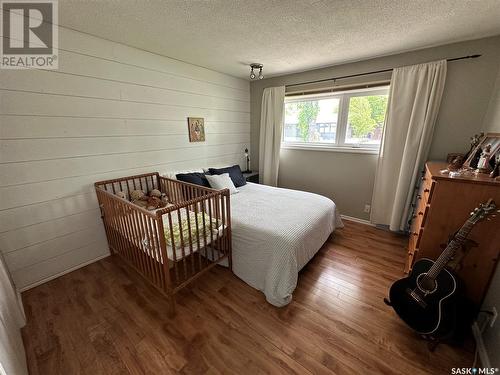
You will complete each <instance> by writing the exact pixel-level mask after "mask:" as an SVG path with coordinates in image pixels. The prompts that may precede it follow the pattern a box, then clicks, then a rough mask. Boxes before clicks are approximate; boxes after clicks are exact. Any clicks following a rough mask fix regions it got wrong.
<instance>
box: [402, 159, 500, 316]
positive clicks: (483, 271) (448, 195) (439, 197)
mask: <svg viewBox="0 0 500 375" xmlns="http://www.w3.org/2000/svg"><path fill="white" fill-rule="evenodd" d="M445 168H446V163H439V162H429V163H427V164H426V167H425V173H424V175H423V177H422V183H421V184H420V190H419V193H418V196H417V202H416V208H415V211H414V215H413V218H412V223H411V230H410V239H409V244H408V259H407V263H406V266H405V272H408V271H409V270H411V267H412V266H413V263H414V262H415V260H418V259H420V258H430V259H436V258H437V257H438V256H439V255H440V254H441V252H442V251H443V248H442V247H441V245H445V244H446V242H447V240H448V237H449V236H450V235H451V234H453V233H454V232H455V231H457V230H458V229H459V228H460V227H461V226H462V224H463V223H464V222H465V220H466V219H467V218H468V217H469V214H470V212H471V211H472V210H473V209H474V208H475V207H476V206H477V205H478V204H479V203H481V202H486V201H487V200H488V199H489V198H493V200H494V201H495V202H496V204H497V205H498V206H500V182H495V181H493V180H492V179H491V178H489V177H487V176H485V175H484V176H483V177H455V178H453V177H449V176H448V175H445V174H441V173H440V170H442V169H445ZM469 238H470V239H472V240H474V241H475V242H477V243H478V246H477V247H473V248H472V249H470V250H469V251H468V253H467V255H466V256H465V258H464V259H463V262H462V269H461V270H460V271H459V272H458V275H459V276H460V277H461V279H462V280H463V281H464V283H465V287H466V294H467V296H468V297H469V298H470V299H471V300H472V301H473V302H474V303H475V304H476V305H477V306H480V304H481V302H482V300H483V298H484V295H485V293H486V291H487V289H488V286H489V283H490V280H491V277H492V275H493V272H494V271H495V267H496V264H497V260H498V256H499V252H500V214H499V215H498V216H497V217H496V218H492V219H491V221H487V220H484V221H482V222H480V223H478V224H477V225H476V226H475V227H474V228H473V229H472V232H471V233H470V236H469Z"/></svg>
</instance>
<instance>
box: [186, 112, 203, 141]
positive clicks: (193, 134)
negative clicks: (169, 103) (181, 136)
mask: <svg viewBox="0 0 500 375" xmlns="http://www.w3.org/2000/svg"><path fill="white" fill-rule="evenodd" d="M188 130H189V142H205V121H204V120H203V118H202V117H188Z"/></svg>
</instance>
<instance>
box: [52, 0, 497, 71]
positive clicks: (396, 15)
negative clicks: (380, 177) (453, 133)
mask: <svg viewBox="0 0 500 375" xmlns="http://www.w3.org/2000/svg"><path fill="white" fill-rule="evenodd" d="M59 22H60V24H61V25H63V26H67V27H70V28H73V29H76V30H79V31H83V32H87V33H90V34H93V35H96V36H100V37H103V38H106V39H110V40H113V41H116V42H121V43H124V44H127V45H130V46H134V47H137V48H140V49H144V50H147V51H150V52H154V53H157V54H160V55H164V56H169V57H172V58H175V59H179V60H183V61H186V62H189V63H192V64H196V65H200V66H204V67H207V68H210V69H213V70H216V71H219V72H223V73H227V74H231V75H234V76H238V77H243V78H247V77H248V74H249V68H248V66H246V65H248V64H249V63H251V62H260V63H263V64H264V73H265V74H266V75H267V76H270V75H278V74H284V73H290V72H296V71H301V70H307V69H313V68H317V67H322V66H326V65H332V64H337V63H342V62H346V61H353V60H361V59H366V58H371V57H375V56H381V55H388V54H392V53H397V52H402V51H408V50H414V49H419V48H424V47H429V46H433V45H439V44H445V43H449V42H454V41H460V40H466V39H475V38H480V37H483V36H490V35H496V34H500V0H320V1H318V0H288V1H285V0H277V1H270V0H268V1H266V0H254V1H252V0H204V1H202V0H150V1H147V0H142V1H138V0H137V1H134V0H100V1H90V0H63V1H59ZM499 48H500V46H499Z"/></svg>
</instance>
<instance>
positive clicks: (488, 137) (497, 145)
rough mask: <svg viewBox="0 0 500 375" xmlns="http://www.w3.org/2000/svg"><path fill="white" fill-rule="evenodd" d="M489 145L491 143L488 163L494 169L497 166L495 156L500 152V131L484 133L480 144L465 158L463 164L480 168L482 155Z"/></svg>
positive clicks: (472, 167)
mask: <svg viewBox="0 0 500 375" xmlns="http://www.w3.org/2000/svg"><path fill="white" fill-rule="evenodd" d="M488 145H490V151H489V156H488V158H487V160H486V163H487V164H488V165H489V168H490V169H491V170H492V169H493V168H494V167H495V156H496V155H497V154H498V153H500V133H486V134H484V135H483V137H482V139H481V140H480V142H479V144H478V145H477V146H476V147H475V148H474V150H473V151H472V152H471V153H470V154H469V156H468V158H467V159H466V160H465V162H464V164H463V166H464V167H466V168H471V169H476V168H478V163H479V161H480V159H481V155H482V154H483V151H484V150H485V149H486V147H487V146H488Z"/></svg>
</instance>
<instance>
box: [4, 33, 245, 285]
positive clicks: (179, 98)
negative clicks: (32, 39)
mask: <svg viewBox="0 0 500 375" xmlns="http://www.w3.org/2000/svg"><path fill="white" fill-rule="evenodd" d="M189 116H192V117H204V118H205V131H206V142H204V143H189V140H188V133H187V117H189ZM0 121H1V123H0V142H1V145H0V146H1V147H0V153H1V154H0V186H1V193H0V196H1V199H0V250H1V251H2V253H3V256H4V257H5V260H6V262H7V265H8V266H9V268H10V271H11V273H12V276H13V278H14V282H15V283H16V286H17V287H18V288H19V289H21V290H24V289H27V288H29V287H32V286H35V285H38V284H40V283H42V282H45V281H47V280H50V279H51V278H54V277H57V276H58V275H61V274H63V273H66V272H69V271H71V270H73V269H75V268H78V267H81V266H83V265H86V264H88V263H91V262H93V261H95V260H98V259H100V258H102V257H105V256H107V255H108V254H109V251H108V247H107V243H106V237H105V235H104V230H103V226H102V223H101V219H100V216H99V209H98V206H97V201H96V197H95V193H94V190H93V183H94V182H95V181H98V180H102V179H108V178H115V177H120V176H127V175H131V174H137V173H144V172H150V171H160V172H166V171H169V170H170V171H172V170H181V169H192V168H200V167H207V166H211V165H222V164H228V165H229V164H234V163H242V162H243V150H244V149H245V147H249V146H250V87H249V83H248V82H246V81H244V80H240V79H237V78H234V77H230V76H228V75H224V74H221V73H217V72H214V71H211V70H208V69H204V68H201V67H198V66H195V65H191V64H187V63H184V62H181V61H177V60H173V59H169V58H166V57H162V56H158V55H155V54H151V53H148V52H145V51H141V50H138V49H135V48H131V47H128V46H124V45H122V44H117V43H113V42H110V41H107V40H103V39H99V38H96V37H93V36H89V35H87V34H83V33H78V32H76V31H72V30H68V29H64V28H60V29H59V69H58V70H56V71H44V70H25V71H18V70H17V71H14V70H2V71H0Z"/></svg>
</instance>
